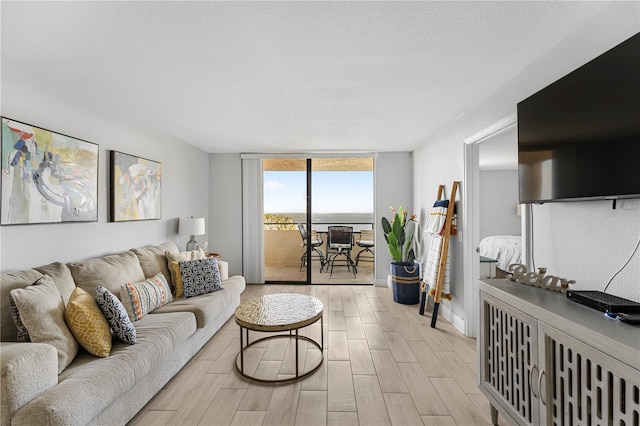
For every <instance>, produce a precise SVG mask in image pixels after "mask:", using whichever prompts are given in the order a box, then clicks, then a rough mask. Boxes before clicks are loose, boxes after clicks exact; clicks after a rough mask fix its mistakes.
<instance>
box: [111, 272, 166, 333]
mask: <svg viewBox="0 0 640 426" xmlns="http://www.w3.org/2000/svg"><path fill="white" fill-rule="evenodd" d="M120 300H122V304H123V305H124V307H125V309H126V310H127V314H128V315H129V319H130V320H131V321H137V320H139V319H140V318H142V317H143V316H145V315H147V314H148V313H149V312H151V311H153V310H154V309H158V308H159V307H160V306H164V305H166V304H167V303H169V302H171V301H172V300H173V296H172V295H171V289H170V288H169V284H168V283H167V280H166V279H165V277H164V275H162V273H161V272H160V273H158V274H156V275H155V276H153V277H152V278H147V279H146V280H144V281H142V282H139V283H125V284H122V286H121V287H120Z"/></svg>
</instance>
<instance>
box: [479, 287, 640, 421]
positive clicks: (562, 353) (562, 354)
mask: <svg viewBox="0 0 640 426" xmlns="http://www.w3.org/2000/svg"><path fill="white" fill-rule="evenodd" d="M479 287H480V312H481V315H480V329H479V332H480V335H479V338H478V357H479V364H478V365H479V366H480V368H479V369H478V380H479V384H480V390H481V391H482V392H483V393H484V394H485V395H486V396H487V398H488V399H489V402H490V403H491V417H492V421H493V423H494V424H496V422H497V417H498V416H497V410H498V409H499V410H500V412H501V413H502V414H504V415H505V417H507V418H510V419H511V420H512V421H513V422H514V423H517V424H523V425H528V424H533V425H552V426H565V425H566V426H573V425H587V426H592V425H593V426H596V425H597V426H640V330H639V328H638V327H637V326H632V325H629V324H623V323H620V322H616V321H612V320H610V319H605V318H604V316H603V315H602V313H601V312H598V311H596V310H594V309H591V308H588V307H585V306H582V305H580V304H577V303H574V302H572V301H570V300H568V299H567V298H566V296H565V295H564V294H560V293H555V292H552V291H548V290H544V289H540V288H535V287H530V286H526V285H523V284H518V283H513V282H510V281H508V280H490V279H488V280H480V281H479Z"/></svg>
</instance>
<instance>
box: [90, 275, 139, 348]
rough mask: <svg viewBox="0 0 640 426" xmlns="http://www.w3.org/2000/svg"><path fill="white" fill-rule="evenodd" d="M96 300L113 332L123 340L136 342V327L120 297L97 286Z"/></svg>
mask: <svg viewBox="0 0 640 426" xmlns="http://www.w3.org/2000/svg"><path fill="white" fill-rule="evenodd" d="M96 302H97V303H98V306H99V307H100V310H102V313H103V314H104V316H105V318H106V319H107V322H108V323H109V326H111V329H112V330H113V334H115V335H116V337H117V338H118V339H120V340H122V341H123V342H125V343H128V344H130V345H134V344H135V343H136V329H135V327H134V326H133V323H132V322H131V320H130V319H129V314H127V310H126V309H125V307H124V305H123V304H122V302H121V301H120V299H118V298H117V297H116V296H115V295H114V294H113V293H111V292H110V291H109V290H107V289H106V288H104V287H102V286H98V288H97V289H96Z"/></svg>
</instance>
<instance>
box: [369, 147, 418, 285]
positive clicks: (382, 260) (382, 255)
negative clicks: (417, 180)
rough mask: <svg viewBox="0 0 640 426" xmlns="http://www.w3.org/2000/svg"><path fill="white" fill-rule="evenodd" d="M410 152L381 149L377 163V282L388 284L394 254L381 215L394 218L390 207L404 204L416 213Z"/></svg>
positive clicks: (410, 211)
mask: <svg viewBox="0 0 640 426" xmlns="http://www.w3.org/2000/svg"><path fill="white" fill-rule="evenodd" d="M412 157H413V156H412V154H411V153H409V152H381V153H379V154H378V155H377V157H376V164H375V195H374V197H375V219H374V222H375V223H374V226H375V238H376V249H375V266H376V270H375V284H376V285H377V286H386V285H387V275H389V265H390V264H391V255H390V254H389V251H388V249H387V243H386V242H385V240H384V233H383V231H382V218H383V217H386V218H387V219H389V220H391V217H392V216H391V214H392V213H391V212H390V211H389V206H393V207H395V208H398V207H400V206H402V207H404V208H405V209H407V210H408V211H409V214H411V213H413V212H414V210H413V205H412V193H413V185H412V182H413V166H412Z"/></svg>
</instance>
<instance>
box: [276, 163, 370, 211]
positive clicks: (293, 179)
mask: <svg viewBox="0 0 640 426" xmlns="http://www.w3.org/2000/svg"><path fill="white" fill-rule="evenodd" d="M311 182H312V194H313V199H312V202H313V204H312V207H311V209H312V211H313V212H314V213H372V212H373V171H346V172H345V171H317V172H312V174H311ZM306 186H307V183H306V172H304V171H299V172H298V171H265V172H264V212H265V213H303V212H304V211H305V207H306V198H305V195H306Z"/></svg>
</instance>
